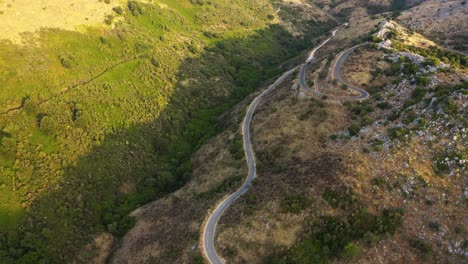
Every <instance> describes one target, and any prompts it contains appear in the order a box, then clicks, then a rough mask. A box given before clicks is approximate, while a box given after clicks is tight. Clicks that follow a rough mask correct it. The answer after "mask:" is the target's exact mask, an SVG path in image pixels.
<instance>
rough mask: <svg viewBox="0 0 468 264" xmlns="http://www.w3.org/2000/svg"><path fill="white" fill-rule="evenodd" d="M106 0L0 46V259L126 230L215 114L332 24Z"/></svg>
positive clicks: (178, 173) (255, 12)
mask: <svg viewBox="0 0 468 264" xmlns="http://www.w3.org/2000/svg"><path fill="white" fill-rule="evenodd" d="M15 3H16V6H15ZM15 3H13V4H12V6H11V8H20V3H21V2H20V1H16V2H15ZM54 3H55V1H54ZM3 4H7V5H8V3H7V2H4V3H3ZM97 5H103V4H102V3H97ZM110 5H111V7H112V10H113V11H112V12H113V13H112V18H110V17H107V18H102V19H103V20H102V22H100V24H99V25H96V26H91V27H87V28H86V30H84V31H82V30H78V31H75V30H71V29H70V30H67V29H68V28H67V27H64V28H60V27H59V28H51V29H41V30H40V31H37V32H35V33H34V37H33V38H30V37H28V36H26V37H24V38H23V39H22V43H21V45H18V44H16V43H15V42H11V41H2V42H1V44H0V86H1V87H3V89H2V90H1V91H0V112H1V114H0V128H1V134H0V139H1V144H2V148H1V151H0V157H1V158H0V164H1V171H0V173H1V174H0V181H1V184H0V185H1V188H2V191H1V193H0V201H1V207H0V225H1V228H2V233H1V235H0V241H1V243H0V259H1V262H2V263H16V262H23V263H38V262H40V261H42V260H44V259H47V260H51V261H53V262H54V263H63V262H68V261H70V259H72V258H75V255H76V253H77V251H79V249H81V248H82V246H83V245H84V244H86V243H87V242H89V241H91V240H92V238H93V235H95V234H98V233H102V232H104V231H105V232H108V233H112V234H113V235H114V237H116V238H118V237H120V236H122V235H123V234H125V232H126V230H127V229H128V228H129V227H130V226H132V225H133V220H132V219H131V218H129V217H128V216H127V214H128V213H129V212H131V211H132V210H134V209H136V208H138V207H139V206H141V205H144V204H145V203H147V202H150V201H153V200H156V199H157V198H160V197H162V196H163V195H165V194H167V193H170V192H172V191H174V190H176V189H178V188H180V187H181V186H183V185H184V183H185V182H186V181H187V180H188V179H189V178H190V177H191V174H192V163H191V159H190V157H191V154H192V153H193V152H194V151H195V150H196V149H197V148H198V147H199V146H200V145H201V144H202V143H204V142H206V140H207V139H208V138H210V137H211V136H212V135H214V134H216V133H218V131H220V130H221V129H222V127H223V125H222V123H219V122H218V119H217V116H219V115H220V114H221V113H223V112H224V111H226V110H227V109H228V108H230V107H231V106H232V105H234V104H235V103H236V102H238V101H240V100H242V99H243V98H244V97H245V96H246V95H248V94H250V93H251V92H252V91H253V90H255V89H257V87H258V86H259V84H260V83H261V82H262V81H264V80H266V79H268V78H271V77H272V76H275V75H276V74H277V73H279V72H280V71H281V70H280V69H279V68H278V65H279V64H281V63H283V62H284V61H285V60H287V59H289V58H292V57H294V56H296V55H298V54H299V53H300V52H301V51H302V50H303V49H304V48H306V47H308V42H307V39H308V38H309V37H310V36H315V35H319V34H322V32H324V31H325V30H328V29H329V28H330V27H331V26H332V25H333V21H324V23H322V22H321V23H318V22H311V23H310V24H309V25H308V26H307V25H306V26H304V25H302V26H301V28H298V29H295V31H296V32H301V37H300V38H299V37H297V38H296V37H294V36H292V35H291V33H289V32H288V31H286V30H285V29H283V28H282V27H281V26H279V25H278V21H279V20H280V19H281V18H280V17H279V15H278V14H277V13H276V12H275V10H276V9H275V7H274V6H273V5H271V4H270V2H269V1H266V0H265V1H255V2H254V3H252V2H251V1H244V0H239V1H230V4H226V3H225V1H210V3H205V4H203V2H195V3H191V2H190V1H182V0H181V1H158V2H157V3H153V4H151V3H143V2H135V1H130V2H128V3H127V2H124V3H122V4H120V2H119V4H117V3H115V2H111V4H110ZM221 5H222V7H223V8H221ZM2 7H3V5H2ZM8 8H9V7H8ZM106 10H108V8H107V5H106ZM7 11H8V10H7ZM82 11H83V12H86V10H82ZM103 12H104V11H103ZM105 12H107V11H105ZM7 13H8V12H5V13H4V14H3V15H8V14H7ZM280 15H281V14H280ZM0 19H6V20H8V19H9V17H8V16H5V17H1V15H0ZM104 19H109V20H110V21H104ZM284 21H285V23H290V22H287V19H285V20H284ZM327 22H329V23H327ZM105 23H107V24H111V25H112V26H104V24H105ZM50 26H54V25H50ZM27 35H28V34H27ZM85 262H86V261H85Z"/></svg>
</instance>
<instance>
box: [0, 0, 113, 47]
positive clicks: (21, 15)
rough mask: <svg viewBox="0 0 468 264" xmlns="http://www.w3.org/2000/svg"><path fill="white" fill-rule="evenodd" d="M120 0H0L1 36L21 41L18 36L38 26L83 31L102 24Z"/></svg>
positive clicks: (36, 28)
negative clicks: (108, 2) (107, 1)
mask: <svg viewBox="0 0 468 264" xmlns="http://www.w3.org/2000/svg"><path fill="white" fill-rule="evenodd" d="M118 3H119V1H117V0H112V1H111V2H110V4H106V3H104V2H103V1H98V0H91V1H90V0H79V1H73V3H71V2H70V1H65V0H47V1H27V0H3V1H0V12H3V13H2V14H1V15H0V24H2V27H1V28H0V36H1V37H0V39H8V40H11V41H13V42H15V43H21V37H20V35H21V34H22V33H24V32H34V31H36V30H39V29H41V28H58V29H65V30H78V29H81V30H82V31H83V30H84V29H85V27H86V26H90V25H104V19H105V16H106V15H107V14H111V13H112V7H114V6H115V5H117V4H118Z"/></svg>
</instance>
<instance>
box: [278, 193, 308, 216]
mask: <svg viewBox="0 0 468 264" xmlns="http://www.w3.org/2000/svg"><path fill="white" fill-rule="evenodd" d="M311 203H312V201H311V200H310V198H308V197H306V196H305V195H302V194H300V195H292V196H291V195H290V196H286V197H285V199H284V200H283V202H282V203H281V208H282V209H283V212H285V213H293V214H298V213H300V212H301V211H303V210H304V209H306V208H307V207H309V206H310V204H311Z"/></svg>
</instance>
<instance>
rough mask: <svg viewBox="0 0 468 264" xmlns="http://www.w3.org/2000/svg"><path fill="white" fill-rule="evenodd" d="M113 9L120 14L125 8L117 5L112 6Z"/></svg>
mask: <svg viewBox="0 0 468 264" xmlns="http://www.w3.org/2000/svg"><path fill="white" fill-rule="evenodd" d="M112 10H114V12H115V13H117V14H119V15H122V14H123V9H122V7H120V6H116V7H114V8H112Z"/></svg>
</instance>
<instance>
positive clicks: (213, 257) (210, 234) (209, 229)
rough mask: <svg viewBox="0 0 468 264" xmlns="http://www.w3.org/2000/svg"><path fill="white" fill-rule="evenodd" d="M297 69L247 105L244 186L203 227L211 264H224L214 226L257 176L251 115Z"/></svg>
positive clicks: (214, 212)
mask: <svg viewBox="0 0 468 264" xmlns="http://www.w3.org/2000/svg"><path fill="white" fill-rule="evenodd" d="M298 68H299V67H295V68H294V69H291V70H289V71H287V72H285V73H283V75H281V77H279V78H278V79H277V80H276V81H275V83H273V84H272V85H270V86H269V87H268V89H266V90H265V91H263V92H262V93H261V94H260V95H258V96H257V97H256V98H255V99H254V100H253V101H252V103H251V104H250V105H249V108H248V109H247V113H246V115H245V117H244V121H243V123H242V135H243V142H244V151H245V157H246V160H247V165H248V168H249V173H248V176H247V179H246V180H245V182H244V184H242V186H241V187H240V188H239V189H238V190H237V191H236V192H235V193H233V194H231V195H230V196H229V197H227V198H226V199H225V200H223V201H222V202H221V203H220V204H219V205H218V206H217V207H216V208H215V209H214V210H213V212H212V213H211V215H210V216H209V218H208V220H207V221H206V223H205V227H204V230H203V235H202V237H203V253H204V255H205V258H206V259H207V260H208V261H209V262H210V263H212V264H221V263H224V261H223V260H222V258H221V257H220V256H219V255H218V253H217V252H216V249H215V244H214V239H215V236H216V226H217V225H218V221H219V219H220V218H221V216H222V215H223V213H224V211H226V209H227V208H228V207H229V206H230V205H231V204H232V203H233V202H234V201H235V200H237V199H238V198H239V197H240V196H241V195H242V194H244V193H245V192H246V191H247V190H248V189H249V188H250V186H251V184H252V181H253V180H254V179H255V177H256V175H257V169H256V163H255V156H254V152H253V148H252V144H251V142H250V123H251V121H252V117H253V114H254V112H255V109H256V108H257V106H258V104H259V103H260V101H261V100H262V98H263V97H264V96H265V95H267V94H268V93H270V92H271V91H273V90H274V89H275V88H276V87H278V85H280V84H281V83H282V82H283V81H284V80H285V79H286V78H287V77H289V76H290V75H291V74H292V73H293V72H294V71H296V70H297V69H298Z"/></svg>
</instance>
